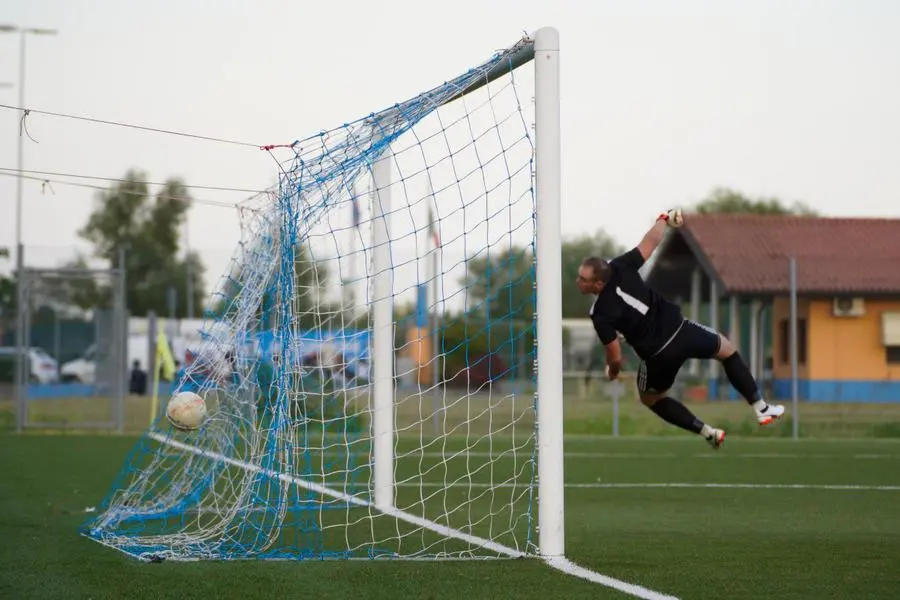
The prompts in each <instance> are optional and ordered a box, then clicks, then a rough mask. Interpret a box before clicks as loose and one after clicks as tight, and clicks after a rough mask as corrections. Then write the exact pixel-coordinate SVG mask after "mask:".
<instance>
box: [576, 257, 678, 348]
mask: <svg viewBox="0 0 900 600" xmlns="http://www.w3.org/2000/svg"><path fill="white" fill-rule="evenodd" d="M609 264H610V267H611V268H612V274H611V275H610V278H609V281H607V282H606V284H605V285H604V286H603V291H601V292H600V295H599V296H597V299H596V300H595V301H594V305H593V306H592V307H591V321H593V323H594V329H595V330H596V332H597V335H598V336H600V341H601V342H603V344H604V345H606V344H609V343H610V342H612V341H613V340H614V339H616V337H617V334H616V332H620V333H621V334H622V335H623V336H625V340H626V341H627V342H628V343H629V344H630V345H631V347H632V348H634V351H635V352H636V353H637V355H638V356H640V357H641V358H642V359H645V360H646V359H648V358H650V357H651V356H653V355H654V354H656V353H657V352H659V350H660V349H661V348H662V347H663V346H664V345H665V344H666V342H668V341H669V340H670V339H671V338H672V336H673V335H675V332H677V331H678V328H679V327H680V326H681V323H682V321H683V320H684V317H683V316H682V314H681V308H679V307H678V305H677V304H674V303H672V302H669V301H668V300H666V299H665V298H663V297H662V296H661V295H659V294H658V293H657V292H656V291H654V290H652V289H651V288H650V287H649V286H648V285H647V284H646V283H645V282H644V280H643V278H642V277H641V276H640V274H639V273H638V269H640V268H641V266H642V265H643V264H644V258H643V257H642V256H641V252H640V251H639V250H638V249H637V248H634V249H633V250H631V251H629V252H626V253H625V254H623V255H622V256H619V257H616V258H614V259H612V260H611V261H609Z"/></svg>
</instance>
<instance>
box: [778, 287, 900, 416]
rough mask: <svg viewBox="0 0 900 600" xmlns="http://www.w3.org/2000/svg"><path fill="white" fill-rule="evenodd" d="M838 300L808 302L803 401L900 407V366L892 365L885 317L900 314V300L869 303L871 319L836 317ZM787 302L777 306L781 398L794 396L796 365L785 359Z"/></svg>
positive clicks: (804, 312) (867, 310)
mask: <svg viewBox="0 0 900 600" xmlns="http://www.w3.org/2000/svg"><path fill="white" fill-rule="evenodd" d="M832 302H833V301H832V299H831V298H825V299H813V300H802V301H801V302H800V306H802V307H803V308H802V309H801V310H800V312H799V315H800V318H806V319H807V336H806V350H807V360H806V364H805V365H801V368H800V369H799V380H800V397H801V398H805V399H809V400H814V401H821V402H900V364H892V363H891V362H889V361H888V358H887V352H886V350H885V347H884V345H883V344H882V337H881V315H882V313H884V312H900V300H866V302H865V314H864V315H862V316H859V317H835V316H834V315H833V314H832V306H833V304H832ZM788 311H789V304H788V299H787V298H778V299H776V301H775V306H774V316H775V318H774V319H773V334H774V339H775V348H774V366H775V369H774V376H775V393H776V396H779V397H789V396H790V386H791V371H790V362H789V361H788V362H784V361H783V360H782V358H783V353H782V350H781V348H782V344H784V343H786V340H783V339H782V331H780V329H781V328H780V323H781V320H782V319H784V318H788V316H789V312H788Z"/></svg>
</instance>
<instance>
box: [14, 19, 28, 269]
mask: <svg viewBox="0 0 900 600" xmlns="http://www.w3.org/2000/svg"><path fill="white" fill-rule="evenodd" d="M19 35H21V36H22V37H21V38H20V45H19V108H21V109H22V110H25V38H26V36H27V32H26V31H21V32H20V33H19ZM22 119H23V121H22V123H23V124H22V125H21V126H20V127H23V128H24V126H25V125H24V119H25V117H24V116H23V117H22ZM24 134H25V132H24V131H22V132H21V134H20V135H19V136H18V137H17V138H16V143H17V146H16V170H17V171H18V173H19V176H18V177H16V252H18V251H19V246H21V245H22V221H23V220H24V219H23V216H22V181H23V177H22V175H24V173H22V169H23V168H24V167H23V166H22V165H23V158H22V153H23V148H22V144H23V143H24V141H25V135H24Z"/></svg>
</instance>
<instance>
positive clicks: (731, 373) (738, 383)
mask: <svg viewBox="0 0 900 600" xmlns="http://www.w3.org/2000/svg"><path fill="white" fill-rule="evenodd" d="M722 366H723V367H725V375H726V376H728V381H730V382H731V385H733V386H734V389H736V390H737V391H738V393H739V394H740V395H741V396H743V397H744V399H745V400H747V402H748V403H750V404H753V403H754V402H756V401H757V400H759V399H760V398H761V397H762V396H760V394H759V388H758V387H757V386H756V380H754V379H753V375H752V374H751V373H750V369H748V368H747V363H745V362H744V359H742V358H741V355H740V353H738V352H735V353H734V354H732V355H731V356H729V357H728V358H726V359H725V360H723V361H722Z"/></svg>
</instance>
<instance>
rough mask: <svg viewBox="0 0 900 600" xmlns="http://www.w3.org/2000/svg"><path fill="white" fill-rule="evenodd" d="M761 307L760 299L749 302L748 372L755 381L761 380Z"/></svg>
mask: <svg viewBox="0 0 900 600" xmlns="http://www.w3.org/2000/svg"><path fill="white" fill-rule="evenodd" d="M761 308H762V302H761V301H759V300H752V301H751V302H750V373H751V374H752V375H753V378H754V379H756V381H757V382H759V381H761V380H762V378H761V377H760V376H759V375H760V374H759V311H760V310H761Z"/></svg>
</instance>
